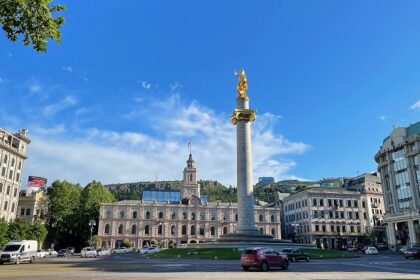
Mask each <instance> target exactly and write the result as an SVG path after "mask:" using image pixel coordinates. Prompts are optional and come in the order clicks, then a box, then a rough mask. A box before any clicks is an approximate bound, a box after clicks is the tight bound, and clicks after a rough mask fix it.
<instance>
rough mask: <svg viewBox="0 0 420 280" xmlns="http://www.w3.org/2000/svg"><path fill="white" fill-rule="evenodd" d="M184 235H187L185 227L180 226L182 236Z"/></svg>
mask: <svg viewBox="0 0 420 280" xmlns="http://www.w3.org/2000/svg"><path fill="white" fill-rule="evenodd" d="M186 234H187V226H186V225H182V235H186Z"/></svg>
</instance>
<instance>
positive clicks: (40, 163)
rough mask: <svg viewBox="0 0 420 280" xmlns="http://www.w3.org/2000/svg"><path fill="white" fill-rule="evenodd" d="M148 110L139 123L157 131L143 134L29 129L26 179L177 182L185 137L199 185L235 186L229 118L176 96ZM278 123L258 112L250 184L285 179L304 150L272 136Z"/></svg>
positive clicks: (184, 155) (69, 101)
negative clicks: (271, 178) (201, 181)
mask: <svg viewBox="0 0 420 280" xmlns="http://www.w3.org/2000/svg"><path fill="white" fill-rule="evenodd" d="M72 100H73V99H71V98H70V99H67V101H62V102H60V103H59V104H58V105H57V104H55V106H54V105H53V107H52V108H50V109H49V110H47V112H48V113H47V115H48V114H54V113H56V112H58V110H59V109H63V108H64V107H65V106H63V104H66V105H67V106H70V105H74V104H75V102H76V101H75V100H73V101H72ZM147 105H148V106H149V107H150V108H149V109H150V110H149V112H156V114H154V115H150V114H147V115H146V117H147V119H145V121H147V122H149V123H150V124H151V126H152V128H154V129H155V130H154V131H152V132H149V133H139V132H134V131H112V130H102V129H98V128H90V129H84V130H81V131H79V130H70V129H65V127H64V126H60V125H58V126H56V127H52V128H49V129H44V130H40V129H39V128H38V129H33V130H32V131H33V133H32V134H31V135H30V137H31V138H32V144H31V145H30V148H29V153H28V156H29V160H28V163H27V165H26V169H27V171H26V172H25V173H27V174H30V175H40V176H46V177H47V178H48V179H49V180H50V182H51V181H52V180H54V179H66V180H69V181H72V182H80V183H82V184H86V183H88V182H89V181H91V180H93V179H95V180H100V181H102V182H103V183H118V182H134V181H142V180H154V179H155V176H156V175H157V176H158V178H159V179H160V180H180V179H182V170H183V168H184V166H185V161H186V159H187V157H188V153H189V150H188V147H187V143H188V140H189V139H191V140H192V143H193V150H192V153H193V157H194V159H195V160H196V165H197V168H198V172H199V177H200V179H213V180H218V181H220V182H222V183H223V184H225V185H236V132H235V126H233V125H231V124H230V122H229V116H228V115H225V114H220V113H219V112H214V111H213V110H211V109H209V108H207V107H204V106H202V105H200V104H198V103H197V102H191V103H189V104H184V103H183V102H182V100H181V98H180V97H179V96H178V95H172V96H171V97H170V98H169V99H167V100H160V101H154V102H150V104H147ZM138 106H145V105H144V104H139V105H138ZM146 117H145V118H146ZM277 119H278V117H273V115H270V114H262V115H260V116H258V118H257V121H255V122H254V123H253V125H252V130H253V131H252V133H253V137H252V148H253V168H254V182H257V181H256V180H257V178H258V177H261V176H274V177H275V178H276V179H280V178H285V177H290V176H293V175H289V174H290V172H291V170H292V169H293V168H294V167H295V166H296V163H295V162H294V161H293V160H292V159H288V158H287V156H290V155H293V154H301V153H304V152H305V151H306V150H307V149H308V145H307V144H304V143H300V142H293V141H290V140H288V139H286V138H285V137H284V136H282V135H279V134H277V133H275V132H274V125H275V121H276V120H277ZM64 136H65V137H64Z"/></svg>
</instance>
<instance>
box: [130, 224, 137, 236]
mask: <svg viewBox="0 0 420 280" xmlns="http://www.w3.org/2000/svg"><path fill="white" fill-rule="evenodd" d="M136 233H137V226H136V225H133V226H132V227H131V234H136Z"/></svg>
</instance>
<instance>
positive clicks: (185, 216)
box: [182, 212, 187, 220]
mask: <svg viewBox="0 0 420 280" xmlns="http://www.w3.org/2000/svg"><path fill="white" fill-rule="evenodd" d="M182 219H184V220H186V219H187V213H185V212H183V213H182Z"/></svg>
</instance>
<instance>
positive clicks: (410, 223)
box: [407, 220, 417, 243]
mask: <svg viewBox="0 0 420 280" xmlns="http://www.w3.org/2000/svg"><path fill="white" fill-rule="evenodd" d="M407 223H408V236H409V237H410V243H417V236H416V230H415V228H414V221H413V220H409V221H407Z"/></svg>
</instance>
